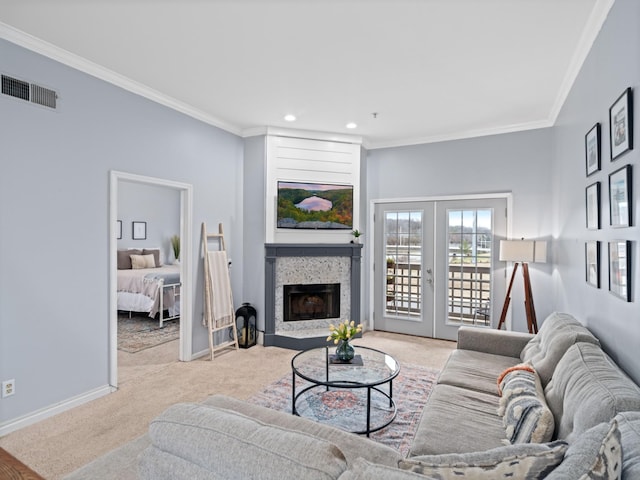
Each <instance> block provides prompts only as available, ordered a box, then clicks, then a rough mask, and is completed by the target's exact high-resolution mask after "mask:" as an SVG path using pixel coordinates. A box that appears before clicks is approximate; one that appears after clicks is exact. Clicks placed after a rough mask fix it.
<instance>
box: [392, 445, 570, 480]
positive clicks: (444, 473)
mask: <svg viewBox="0 0 640 480" xmlns="http://www.w3.org/2000/svg"><path fill="white" fill-rule="evenodd" d="M566 451H567V443H566V442H564V441H562V440H557V441H555V442H552V443H547V444H542V443H528V444H518V445H508V446H505V447H498V448H493V449H491V450H487V451H485V452H473V453H449V454H444V455H422V456H418V457H413V458H409V459H406V460H401V461H400V462H399V463H398V466H399V467H400V468H401V469H403V470H410V471H412V472H416V473H420V474H422V475H426V476H432V477H435V478H438V479H441V480H449V479H457V480H459V479H463V478H473V479H474V480H485V479H486V480H496V479H500V478H526V479H528V480H537V479H542V478H546V476H547V475H548V474H549V472H552V471H553V469H554V468H556V466H557V465H558V464H560V462H562V459H563V457H564V454H565V452H566Z"/></svg>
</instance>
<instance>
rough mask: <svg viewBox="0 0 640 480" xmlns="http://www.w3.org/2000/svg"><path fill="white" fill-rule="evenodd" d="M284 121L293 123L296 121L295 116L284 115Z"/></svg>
mask: <svg viewBox="0 0 640 480" xmlns="http://www.w3.org/2000/svg"><path fill="white" fill-rule="evenodd" d="M284 119H285V120H286V121H287V122H295V121H296V116H295V115H292V114H289V115H285V116H284Z"/></svg>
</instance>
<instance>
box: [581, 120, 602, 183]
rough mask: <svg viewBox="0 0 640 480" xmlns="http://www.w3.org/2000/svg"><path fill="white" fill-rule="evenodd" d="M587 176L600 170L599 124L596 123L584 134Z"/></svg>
mask: <svg viewBox="0 0 640 480" xmlns="http://www.w3.org/2000/svg"><path fill="white" fill-rule="evenodd" d="M584 154H585V161H586V164H587V177H588V176H589V175H591V174H594V173H596V172H597V171H598V170H600V124H599V123H596V124H595V125H594V126H593V127H591V130H589V132H588V133H587V134H586V135H585V136H584Z"/></svg>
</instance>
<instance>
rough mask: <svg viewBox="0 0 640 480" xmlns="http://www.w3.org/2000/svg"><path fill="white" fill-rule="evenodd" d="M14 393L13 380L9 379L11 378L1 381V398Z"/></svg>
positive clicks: (14, 385)
mask: <svg viewBox="0 0 640 480" xmlns="http://www.w3.org/2000/svg"><path fill="white" fill-rule="evenodd" d="M14 393H16V381H15V380H13V379H11V380H5V381H4V382H2V398H6V397H10V396H11V395H13V394H14Z"/></svg>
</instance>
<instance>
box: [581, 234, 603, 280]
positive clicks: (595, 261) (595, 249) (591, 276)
mask: <svg viewBox="0 0 640 480" xmlns="http://www.w3.org/2000/svg"><path fill="white" fill-rule="evenodd" d="M584 259H585V267H586V268H585V274H586V280H587V283H588V284H589V285H592V286H594V287H596V288H600V242H598V241H595V240H594V241H589V242H586V243H585V248H584Z"/></svg>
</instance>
